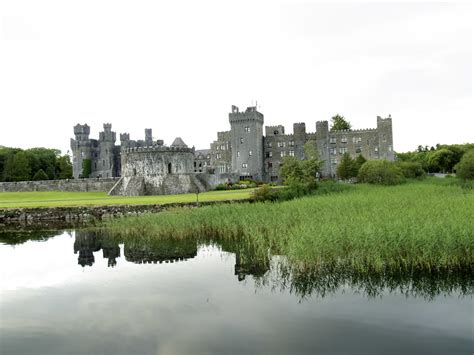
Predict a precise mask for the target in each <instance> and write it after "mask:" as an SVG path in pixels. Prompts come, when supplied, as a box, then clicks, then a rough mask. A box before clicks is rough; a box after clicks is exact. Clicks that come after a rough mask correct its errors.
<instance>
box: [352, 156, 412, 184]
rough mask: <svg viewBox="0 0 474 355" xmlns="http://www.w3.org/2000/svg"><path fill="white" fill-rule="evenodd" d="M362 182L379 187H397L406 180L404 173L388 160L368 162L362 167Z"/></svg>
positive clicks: (360, 172)
mask: <svg viewBox="0 0 474 355" xmlns="http://www.w3.org/2000/svg"><path fill="white" fill-rule="evenodd" d="M358 178H359V181H360V182H366V183H369V184H377V185H397V184H401V183H402V182H403V181H404V180H405V179H404V177H403V173H402V171H401V170H400V168H398V167H397V166H395V164H393V163H392V162H389V161H387V160H368V161H366V162H365V163H364V165H362V166H361V167H360V170H359V175H358Z"/></svg>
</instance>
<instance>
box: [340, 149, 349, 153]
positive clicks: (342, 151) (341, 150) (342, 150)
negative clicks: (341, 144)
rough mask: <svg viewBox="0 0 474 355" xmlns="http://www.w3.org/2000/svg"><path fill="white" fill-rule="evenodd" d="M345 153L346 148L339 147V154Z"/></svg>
mask: <svg viewBox="0 0 474 355" xmlns="http://www.w3.org/2000/svg"><path fill="white" fill-rule="evenodd" d="M344 153H347V148H339V154H344Z"/></svg>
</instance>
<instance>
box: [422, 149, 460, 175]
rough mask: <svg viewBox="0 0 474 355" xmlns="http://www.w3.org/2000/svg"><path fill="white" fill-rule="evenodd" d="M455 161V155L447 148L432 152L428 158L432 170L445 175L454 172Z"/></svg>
mask: <svg viewBox="0 0 474 355" xmlns="http://www.w3.org/2000/svg"><path fill="white" fill-rule="evenodd" d="M454 161H455V155H454V153H453V152H452V151H451V150H449V149H446V148H442V149H440V150H436V151H432V152H430V154H429V158H428V164H429V166H430V170H431V169H432V170H434V171H440V172H443V173H446V172H448V171H450V170H452V168H453V165H454V164H453V163H454Z"/></svg>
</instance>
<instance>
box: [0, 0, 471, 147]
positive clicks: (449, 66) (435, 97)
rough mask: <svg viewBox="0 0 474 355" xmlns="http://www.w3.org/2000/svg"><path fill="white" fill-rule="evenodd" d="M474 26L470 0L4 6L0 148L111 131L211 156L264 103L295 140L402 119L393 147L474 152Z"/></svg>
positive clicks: (64, 143)
mask: <svg viewBox="0 0 474 355" xmlns="http://www.w3.org/2000/svg"><path fill="white" fill-rule="evenodd" d="M473 22H474V13H473V5H472V2H471V1H469V0H466V1H449V2H446V3H440V2H428V1H421V2H420V1H418V2H413V1H399V2H393V1H392V2H389V1H368V2H367V1H366V2H355V1H354V2H351V1H344V2H341V1H328V2H322V1H284V2H278V1H224V0H220V1H201V0H200V1H195V0H190V1H175V0H174V1H167V2H159V1H137V0H134V1H117V0H113V1H101V0H93V1H84V0H82V1H65V0H58V1H49V0H42V1H37V0H34V1H22V0H2V1H0V120H1V124H0V145H4V146H16V147H21V148H30V147H35V146H44V147H51V148H59V149H62V150H63V152H65V151H66V150H68V149H69V139H70V138H71V137H72V136H73V126H74V125H75V124H76V123H79V122H80V123H88V124H89V125H90V126H91V137H92V138H98V132H99V131H100V130H102V123H104V122H110V123H112V125H113V126H112V127H113V130H115V131H117V133H123V132H129V133H130V134H131V138H132V139H143V136H144V129H145V128H153V136H154V138H155V139H164V140H165V143H166V144H170V143H171V142H172V140H173V139H174V138H175V137H176V136H181V137H182V138H183V140H184V141H185V142H186V143H187V144H188V145H190V146H192V145H194V146H196V148H200V149H202V148H208V147H209V144H210V143H211V141H212V140H214V139H216V132H217V131H224V130H228V129H229V123H228V112H229V111H230V107H231V105H233V104H234V105H238V106H239V107H240V108H241V109H244V108H245V107H246V106H250V105H251V104H252V103H254V102H255V100H258V105H259V110H260V111H261V112H262V113H263V114H264V115H265V124H266V125H277V124H283V125H285V127H286V132H287V133H291V132H292V124H293V123H294V122H305V123H306V127H307V131H310V132H314V130H315V122H316V121H318V120H329V119H330V117H331V116H333V115H334V114H335V113H340V114H343V115H344V116H345V117H346V118H347V119H349V121H351V123H352V125H353V127H354V128H372V127H375V126H376V116H377V115H380V116H384V117H386V116H388V114H391V115H392V117H393V125H394V148H395V150H396V151H407V150H414V149H415V148H416V147H417V146H418V144H423V145H424V144H428V145H434V144H436V143H464V142H473V141H474V112H473V101H472V81H473V77H472V72H473V71H472V39H473V35H472V31H473V25H472V23H473ZM117 138H118V134H117Z"/></svg>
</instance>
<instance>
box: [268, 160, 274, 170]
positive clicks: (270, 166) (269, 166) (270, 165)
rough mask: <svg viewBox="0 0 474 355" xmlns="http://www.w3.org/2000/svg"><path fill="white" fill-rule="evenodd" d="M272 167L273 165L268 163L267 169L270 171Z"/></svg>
mask: <svg viewBox="0 0 474 355" xmlns="http://www.w3.org/2000/svg"><path fill="white" fill-rule="evenodd" d="M272 167H273V163H272V162H271V161H269V162H268V168H269V169H271V168H272Z"/></svg>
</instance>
